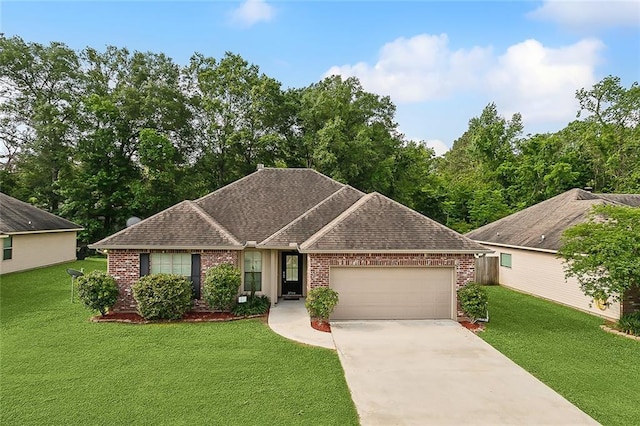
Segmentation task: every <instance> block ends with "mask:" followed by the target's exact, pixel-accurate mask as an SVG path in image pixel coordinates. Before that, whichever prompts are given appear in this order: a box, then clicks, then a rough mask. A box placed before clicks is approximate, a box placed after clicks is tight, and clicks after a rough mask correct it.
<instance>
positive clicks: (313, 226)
mask: <svg viewBox="0 0 640 426" xmlns="http://www.w3.org/2000/svg"><path fill="white" fill-rule="evenodd" d="M254 244H255V246H256V247H263V248H287V247H291V246H292V245H293V246H296V247H297V246H300V249H301V250H308V251H371V250H376V251H379V250H382V251H423V252H425V251H427V252H428V251H438V252H470V253H480V252H487V251H489V250H487V249H485V248H483V247H482V246H481V245H479V244H477V243H475V242H473V241H471V240H469V239H468V238H465V237H463V236H462V235H460V234H458V233H456V232H455V231H452V230H450V229H449V228H447V227H445V226H444V225H441V224H439V223H437V222H435V221H433V220H431V219H429V218H427V217H425V216H423V215H421V214H420V213H418V212H415V211H413V210H411V209H409V208H408V207H405V206H403V205H401V204H399V203H396V202H395V201H392V200H390V199H388V198H386V197H384V196H382V195H380V194H377V193H373V194H369V195H366V194H364V193H363V192H361V191H358V190H356V189H354V188H352V187H350V186H348V185H344V184H341V183H339V182H337V181H335V180H333V179H331V178H329V177H327V176H324V175H322V174H320V173H318V172H316V171H314V170H311V169H272V168H262V169H259V170H258V171H257V172H255V173H252V174H251V175H249V176H246V177H244V178H242V179H240V180H237V181H235V182H233V183H231V184H229V185H227V186H225V187H223V188H220V189H218V190H217V191H215V192H212V193H211V194H209V195H206V196H204V197H202V198H200V199H198V200H196V201H184V202H182V203H179V204H177V205H175V206H173V207H171V208H169V209H167V210H164V211H162V212H160V213H158V214H156V215H154V216H152V217H150V218H148V219H146V220H143V221H142V222H140V223H138V224H136V225H133V226H131V227H130V228H126V229H124V230H122V231H120V232H118V233H116V234H114V235H112V236H110V237H107V238H105V239H103V240H102V241H99V242H97V243H95V244H92V245H91V247H95V248H105V249H109V248H138V249H140V248H175V249H178V248H193V249H195V248H226V249H242V248H244V247H245V246H253V245H254Z"/></svg>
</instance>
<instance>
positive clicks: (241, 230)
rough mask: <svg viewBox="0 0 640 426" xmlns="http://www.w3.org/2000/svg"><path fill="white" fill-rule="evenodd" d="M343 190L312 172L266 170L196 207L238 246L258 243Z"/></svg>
mask: <svg viewBox="0 0 640 426" xmlns="http://www.w3.org/2000/svg"><path fill="white" fill-rule="evenodd" d="M344 186H345V185H343V184H341V183H339V182H336V181H335V180H333V179H331V178H329V177H327V176H324V175H322V174H320V173H318V172H316V171H314V170H311V169H270V168H265V169H261V170H258V171H257V172H255V173H252V174H250V175H249V176H247V177H245V178H243V179H240V180H238V181H236V182H234V183H232V184H230V185H227V186H225V187H223V188H220V189H219V190H217V191H215V192H213V193H211V194H209V195H207V196H205V197H203V198H201V199H199V200H197V201H196V204H198V205H199V206H200V207H201V208H202V209H203V210H204V211H205V212H207V213H208V214H209V215H210V216H211V217H215V218H216V220H217V221H218V222H219V223H220V224H221V225H222V226H224V227H225V228H226V229H228V230H229V232H231V233H232V234H233V235H235V236H236V238H237V239H238V240H240V241H241V242H246V241H257V242H260V241H263V240H264V239H266V238H267V237H269V236H271V235H272V234H274V233H275V232H277V231H279V230H280V229H282V228H283V227H284V226H286V225H287V224H289V223H290V222H291V221H293V220H294V219H296V218H297V217H298V216H300V215H301V214H303V213H304V212H306V211H307V210H309V209H311V208H313V207H314V206H315V205H317V204H318V203H320V202H321V201H322V200H324V199H325V198H327V197H328V196H329V195H331V194H333V193H334V192H336V191H337V190H339V189H341V188H342V187H344Z"/></svg>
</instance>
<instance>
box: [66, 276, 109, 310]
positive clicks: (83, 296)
mask: <svg viewBox="0 0 640 426" xmlns="http://www.w3.org/2000/svg"><path fill="white" fill-rule="evenodd" d="M75 284H76V289H77V290H78V297H79V298H80V300H81V301H82V303H83V304H84V306H86V307H87V308H89V309H91V310H94V311H98V312H100V314H101V315H104V314H106V313H107V311H108V310H109V309H111V308H112V307H113V305H115V304H116V302H117V301H118V283H117V282H116V279H115V278H113V277H112V276H111V275H109V274H107V273H106V272H103V271H91V272H89V273H88V274H86V275H82V276H80V277H78V278H76V282H75Z"/></svg>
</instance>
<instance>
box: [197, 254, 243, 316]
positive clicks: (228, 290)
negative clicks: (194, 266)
mask: <svg viewBox="0 0 640 426" xmlns="http://www.w3.org/2000/svg"><path fill="white" fill-rule="evenodd" d="M240 283H241V278H240V270H239V269H238V268H236V267H235V266H233V265H231V264H228V263H222V264H220V265H216V266H214V267H213V268H210V269H209V270H208V271H207V273H206V275H205V278H204V292H203V293H204V299H205V300H206V301H207V303H208V304H209V307H210V308H211V309H213V310H214V311H223V312H230V311H231V310H232V309H233V307H234V306H235V304H236V297H238V290H239V288H240Z"/></svg>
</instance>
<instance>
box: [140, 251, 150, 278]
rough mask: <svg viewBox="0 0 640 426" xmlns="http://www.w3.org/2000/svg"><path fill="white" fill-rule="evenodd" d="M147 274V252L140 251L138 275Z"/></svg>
mask: <svg viewBox="0 0 640 426" xmlns="http://www.w3.org/2000/svg"><path fill="white" fill-rule="evenodd" d="M145 275H149V253H140V276H141V277H144V276H145Z"/></svg>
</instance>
